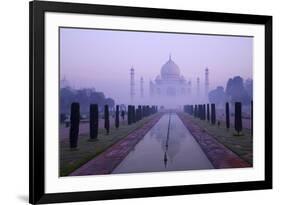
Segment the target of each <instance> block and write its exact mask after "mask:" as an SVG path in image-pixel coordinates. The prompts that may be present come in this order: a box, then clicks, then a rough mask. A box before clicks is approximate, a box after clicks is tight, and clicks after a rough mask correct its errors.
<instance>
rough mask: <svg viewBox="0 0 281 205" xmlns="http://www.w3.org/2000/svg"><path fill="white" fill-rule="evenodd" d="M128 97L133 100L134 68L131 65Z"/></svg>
mask: <svg viewBox="0 0 281 205" xmlns="http://www.w3.org/2000/svg"><path fill="white" fill-rule="evenodd" d="M130 97H131V102H133V101H134V98H135V69H134V68H133V67H132V68H131V69H130Z"/></svg>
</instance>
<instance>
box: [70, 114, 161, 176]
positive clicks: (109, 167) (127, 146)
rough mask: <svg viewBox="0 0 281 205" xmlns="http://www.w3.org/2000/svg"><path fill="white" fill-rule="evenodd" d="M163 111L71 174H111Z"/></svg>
mask: <svg viewBox="0 0 281 205" xmlns="http://www.w3.org/2000/svg"><path fill="white" fill-rule="evenodd" d="M162 115H163V114H162V113H158V114H156V115H155V116H153V117H152V119H151V120H150V121H148V122H146V123H145V124H144V125H143V126H142V127H141V128H139V129H137V130H135V131H133V132H132V133H130V134H129V135H128V136H127V137H125V138H123V139H122V140H120V141H118V142H117V143H116V144H114V145H113V146H111V147H109V148H108V149H107V150H106V151H104V152H103V153H101V154H100V155H98V156H97V157H95V158H94V159H92V160H90V161H89V162H87V163H86V164H84V165H83V166H81V167H80V168H78V169H76V170H75V171H74V172H72V173H71V174H70V175H69V176H83V175H97V174H110V173H111V172H112V171H113V170H114V169H115V167H116V166H117V165H118V164H119V163H120V162H121V161H122V160H123V159H124V158H125V157H126V156H127V155H128V153H129V152H130V151H131V150H132V149H133V148H134V147H135V145H136V144H137V143H138V142H139V141H140V140H141V139H142V138H143V137H144V136H145V134H146V133H147V132H148V131H149V130H150V129H151V128H152V127H153V126H154V125H155V124H156V123H157V122H158V121H159V119H160V118H161V117H162Z"/></svg>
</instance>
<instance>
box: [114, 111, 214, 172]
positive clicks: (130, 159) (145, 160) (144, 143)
mask: <svg viewBox="0 0 281 205" xmlns="http://www.w3.org/2000/svg"><path fill="white" fill-rule="evenodd" d="M212 168H213V166H212V164H211V163H210V161H209V160H208V158H207V157H206V155H205V154H204V152H203V151H202V150H201V148H200V146H199V145H198V144H197V142H196V140H195V139H194V138H193V136H192V135H191V134H190V132H189V131H188V130H187V129H186V127H185V126H184V125H183V123H182V122H181V120H180V119H179V117H178V116H177V115H176V114H175V113H171V114H165V115H164V116H163V117H162V118H161V119H160V120H159V122H158V123H157V124H156V125H155V126H154V127H153V128H152V129H151V130H150V131H149V132H148V133H147V134H146V135H145V136H144V138H143V139H142V140H141V141H140V142H139V143H138V144H137V145H136V146H135V148H134V150H132V151H131V152H130V153H129V154H128V156H127V157H126V158H125V159H124V160H123V161H122V162H121V163H120V164H119V165H118V166H117V167H116V169H115V170H114V171H113V173H130V172H153V171H179V170H194V169H212Z"/></svg>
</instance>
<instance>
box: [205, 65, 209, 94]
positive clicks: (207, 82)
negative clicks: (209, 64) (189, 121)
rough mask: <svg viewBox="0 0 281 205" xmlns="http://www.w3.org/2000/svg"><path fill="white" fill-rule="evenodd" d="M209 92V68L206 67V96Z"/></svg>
mask: <svg viewBox="0 0 281 205" xmlns="http://www.w3.org/2000/svg"><path fill="white" fill-rule="evenodd" d="M208 93H209V69H208V68H206V69H205V96H206V97H207V96H208Z"/></svg>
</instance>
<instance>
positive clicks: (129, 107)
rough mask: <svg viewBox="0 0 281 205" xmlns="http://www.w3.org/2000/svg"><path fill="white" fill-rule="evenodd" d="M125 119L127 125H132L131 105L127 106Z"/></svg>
mask: <svg viewBox="0 0 281 205" xmlns="http://www.w3.org/2000/svg"><path fill="white" fill-rule="evenodd" d="M127 118H128V125H130V124H131V123H132V106H131V105H128V114H127Z"/></svg>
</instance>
